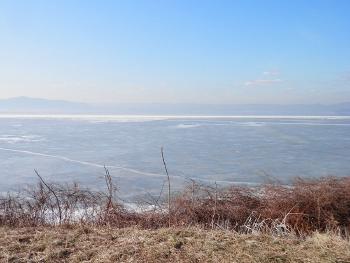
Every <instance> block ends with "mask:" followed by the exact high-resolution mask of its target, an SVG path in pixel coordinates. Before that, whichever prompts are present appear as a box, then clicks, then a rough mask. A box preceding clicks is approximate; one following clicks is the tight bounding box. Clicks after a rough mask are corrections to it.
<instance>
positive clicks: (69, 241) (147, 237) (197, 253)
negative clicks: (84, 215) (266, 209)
mask: <svg viewBox="0 0 350 263" xmlns="http://www.w3.org/2000/svg"><path fill="white" fill-rule="evenodd" d="M349 247H350V243H349V241H346V240H344V239H342V238H340V237H339V236H335V235H332V234H319V233H314V234H313V235H312V236H309V237H307V238H306V239H299V238H295V237H293V236H289V237H273V236H271V235H265V234H260V235H252V234H249V235H247V234H237V233H235V232H232V231H227V230H204V229H201V228H161V229H157V230H140V229H137V228H121V229H118V228H109V227H91V226H61V227H35V228H8V227H0V262H239V263H248V262H257V263H258V262H259V263H281V262H284V263H292V262H300V263H301V262H315V263H328V262H334V263H345V262H350V250H349Z"/></svg>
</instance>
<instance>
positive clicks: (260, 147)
mask: <svg viewBox="0 0 350 263" xmlns="http://www.w3.org/2000/svg"><path fill="white" fill-rule="evenodd" d="M162 146H163V147H164V151H165V157H166V161H167V164H168V168H169V172H170V175H171V178H172V181H173V186H174V189H177V188H179V187H181V186H182V185H183V184H184V183H185V182H188V181H189V179H194V180H197V181H199V182H202V183H206V184H213V183H214V182H215V181H216V182H218V184H219V185H228V184H256V183H261V182H264V181H265V180H266V179H267V177H270V178H275V179H278V180H281V181H283V182H288V181H289V180H290V179H291V178H293V177H296V176H303V177H320V176H327V175H334V176H346V175H349V174H348V171H349V170H350V118H349V117H302V116H299V117H291V116H289V117H278V116H274V117H267V116H265V117H257V116H250V117H233V116H232V117H219V116H216V117H205V116H203V117H200V116H197V117H196V116H192V117H181V116H173V117H160V116H73V115H71V116H69V115H65V116H36V117H34V116H10V115H2V116H1V117H0V158H1V160H2V162H1V163H2V166H1V173H0V179H1V181H2V184H1V189H0V191H8V190H14V189H18V188H19V187H21V186H24V185H26V184H34V183H36V182H37V178H36V176H35V174H34V172H33V169H37V170H38V171H39V172H40V173H41V175H42V176H43V177H44V178H46V179H47V180H49V181H54V182H64V183H66V182H73V181H78V182H79V183H80V184H81V185H83V186H87V187H92V188H102V187H104V180H103V173H104V169H103V166H104V165H106V166H107V167H108V168H109V170H110V172H111V174H112V176H113V178H114V181H115V183H116V184H117V185H118V188H119V191H120V195H121V196H123V197H124V198H128V197H129V198H131V197H135V196H137V195H143V194H145V193H157V192H159V190H160V188H161V186H162V183H163V181H164V179H165V177H164V169H163V166H162V161H161V156H160V148H161V147H162Z"/></svg>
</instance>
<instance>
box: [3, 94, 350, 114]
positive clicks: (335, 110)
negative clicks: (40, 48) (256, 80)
mask: <svg viewBox="0 0 350 263" xmlns="http://www.w3.org/2000/svg"><path fill="white" fill-rule="evenodd" d="M0 113H3V114H137V115H138V114H139V115H309V116H310V115H330V116H331V115H339V116H344V115H349V116H350V102H347V103H339V104H330V105H323V104H293V105H279V104H238V105H237V104H236V105H229V104H222V105H219V104H217V105H213V104H162V103H153V104H115V105H114V104H108V105H98V104H88V103H79V102H70V101H64V100H47V99H40V98H29V97H15V98H10V99H3V100H0Z"/></svg>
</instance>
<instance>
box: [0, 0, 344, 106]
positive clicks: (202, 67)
mask: <svg viewBox="0 0 350 263" xmlns="http://www.w3.org/2000/svg"><path fill="white" fill-rule="evenodd" d="M349 14H350V1H348V0H308V1H305V0H293V1H279V0H274V1H272V0H255V1H253V0H235V1H233V0H227V1H225V0H218V1H212V0H211V1H206V0H197V1H193V0H183V1H180V0H173V1H165V0H147V1H146V0H132V1H127V0H124V1H118V0H115V1H107V0H101V1H89V0H81V1H79V0H74V1H71V0H66V1H65V0H60V1H53V0H51V1H47V0H43V1H36V0H31V1H27V0H22V1H20V0H8V1H7V0H0V98H8V97H15V96H30V97H40V98H48V99H63V100H71V101H80V102H92V103H159V102H162V103H194V104H198V103H204V104H246V103H249V104H250V103H258V104H265V103H266V104H268V103H278V104H293V103H338V102H345V101H350V15H349Z"/></svg>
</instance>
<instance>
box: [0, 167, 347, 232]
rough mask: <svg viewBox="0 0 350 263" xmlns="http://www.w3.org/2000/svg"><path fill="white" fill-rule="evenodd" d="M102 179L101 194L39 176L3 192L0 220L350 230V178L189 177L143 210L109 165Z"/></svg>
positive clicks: (36, 223) (42, 223)
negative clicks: (206, 180) (121, 189)
mask: <svg viewBox="0 0 350 263" xmlns="http://www.w3.org/2000/svg"><path fill="white" fill-rule="evenodd" d="M105 178H106V184H107V189H108V190H107V192H106V193H103V192H94V191H91V190H89V189H83V188H80V187H79V186H78V185H77V184H73V185H58V184H53V183H46V182H45V181H44V180H43V179H42V178H41V177H40V182H39V184H38V185H37V186H36V187H33V188H31V189H30V190H26V191H22V192H20V193H17V194H13V193H12V194H8V195H6V196H3V197H1V198H0V225H1V226H14V227H18V226H25V227H28V226H47V225H72V224H82V225H94V226H103V225H108V226H113V227H118V228H122V227H132V226H137V227H139V228H144V229H156V228H162V227H168V226H169V224H170V226H172V227H187V226H196V227H201V228H205V229H215V228H217V229H225V230H235V231H237V232H240V233H254V232H268V233H272V234H277V235H286V234H289V233H293V234H297V235H305V234H309V233H312V232H314V231H320V232H325V231H329V230H333V231H338V232H339V233H340V234H342V235H343V236H348V233H349V230H350V177H344V178H336V177H328V178H321V179H297V180H295V182H294V183H293V184H292V185H290V186H285V185H282V184H266V185H262V186H259V187H238V186H233V187H229V188H218V187H217V185H215V187H209V186H203V185H199V184H197V183H196V182H194V181H193V182H192V183H191V184H189V185H188V187H187V188H186V189H184V191H183V192H181V193H178V194H175V193H173V197H172V199H171V200H167V199H166V198H164V200H163V201H162V200H156V199H154V200H153V201H152V203H149V204H148V205H151V206H148V209H146V210H143V211H138V212H136V211H130V210H128V209H126V208H125V207H124V206H123V204H122V203H121V202H118V199H117V197H116V191H115V187H114V185H113V182H112V178H111V176H110V174H109V171H108V170H107V169H106V176H105ZM168 201H169V202H168ZM150 207H151V208H150ZM169 211H171V217H169V213H168V212H169ZM169 218H170V221H169Z"/></svg>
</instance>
